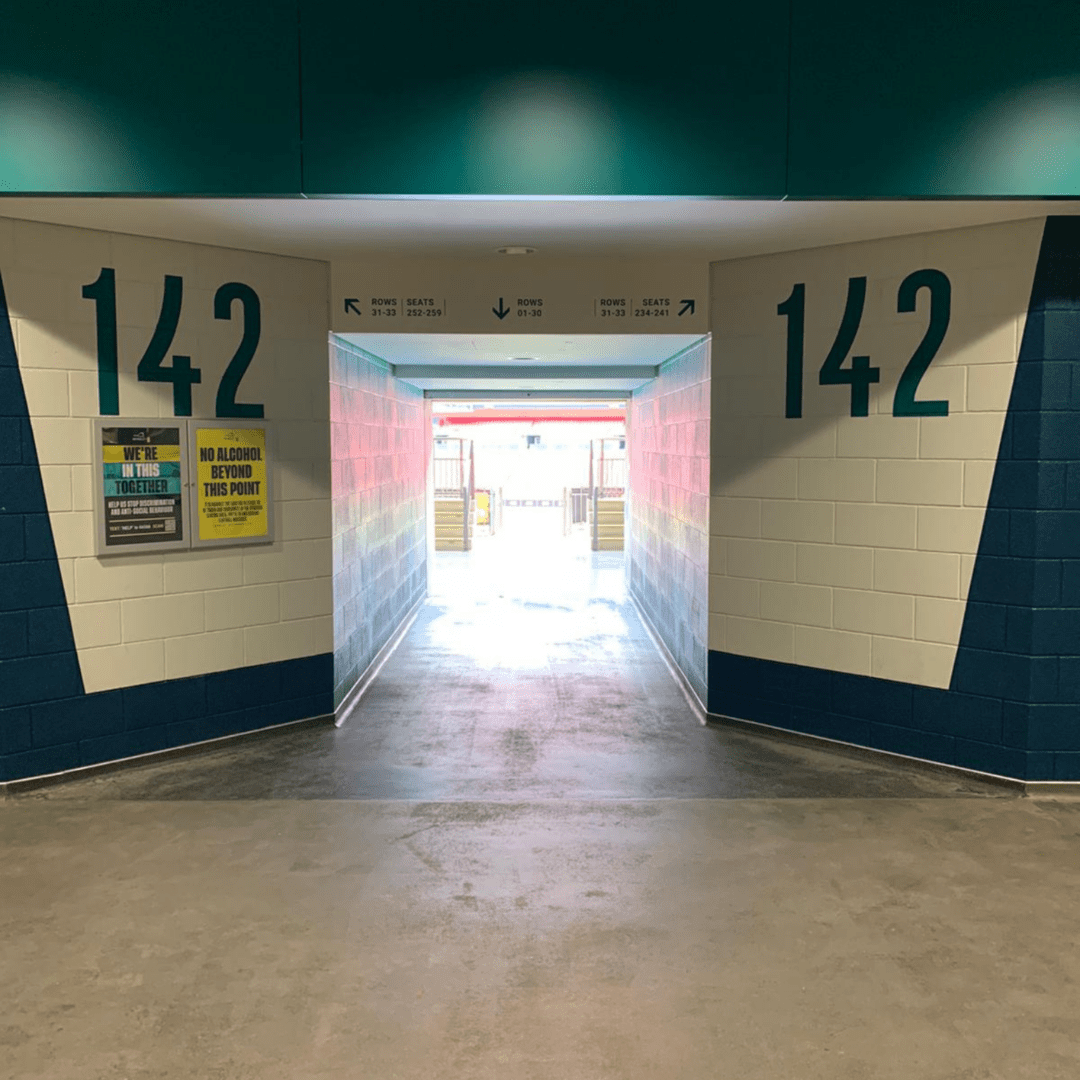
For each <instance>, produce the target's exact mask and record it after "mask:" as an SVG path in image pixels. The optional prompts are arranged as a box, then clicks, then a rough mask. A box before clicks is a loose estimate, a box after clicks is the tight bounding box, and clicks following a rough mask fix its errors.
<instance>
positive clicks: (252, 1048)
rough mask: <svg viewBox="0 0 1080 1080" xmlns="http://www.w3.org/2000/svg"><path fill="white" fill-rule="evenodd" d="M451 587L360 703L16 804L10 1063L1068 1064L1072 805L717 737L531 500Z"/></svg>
mask: <svg viewBox="0 0 1080 1080" xmlns="http://www.w3.org/2000/svg"><path fill="white" fill-rule="evenodd" d="M527 512H528V511H521V513H522V514H524V513H527ZM431 593H432V596H431V600H430V601H429V603H428V604H427V605H426V607H425V608H424V609H423V611H422V613H421V615H420V617H419V618H418V619H417V622H416V624H415V625H414V627H413V628H412V630H411V631H410V633H409V635H408V636H407V637H406V639H405V640H404V642H403V643H402V645H401V646H400V648H399V649H398V650H397V652H396V653H395V654H394V655H393V656H392V657H391V659H390V661H389V662H388V663H387V665H386V667H385V668H384V669H383V671H382V673H381V674H380V676H379V678H378V680H377V681H376V683H375V684H374V685H373V687H372V689H371V690H370V692H369V693H368V694H367V695H366V696H365V698H364V699H363V700H362V702H361V704H360V706H359V707H358V708H357V709H356V710H355V711H354V713H353V714H352V716H351V717H350V718H349V719H348V721H347V723H346V724H345V725H344V726H343V727H342V728H340V729H336V730H335V729H329V728H327V729H307V730H300V731H294V732H291V733H288V734H280V735H276V736H270V737H266V738H264V739H261V740H258V741H254V742H251V743H248V744H245V745H241V746H236V747H233V748H229V749H218V750H214V751H212V752H206V753H202V754H199V755H198V756H192V757H189V758H185V759H180V760H175V761H171V762H167V763H162V764H157V765H147V766H142V767H137V768H128V769H126V770H124V771H122V772H116V773H111V774H108V775H104V776H99V777H94V778H89V779H84V780H78V781H72V782H68V783H65V784H61V785H56V786H52V787H48V788H43V789H39V790H36V791H29V792H25V793H23V794H20V795H18V796H17V797H14V798H9V799H8V800H7V801H6V802H4V803H2V804H0V841H2V847H0V934H2V937H3V951H2V953H0V1077H8V1076H10V1077H13V1078H14V1077H18V1078H20V1080H22V1078H28V1080H29V1078H50V1080H51V1078H58V1077H59V1078H64V1080H166V1078H167V1080H172V1078H174V1077H176V1078H180V1077H182V1078H189V1077H190V1078H192V1080H196V1078H198V1080H203V1078H206V1080H217V1078H221V1080H226V1078H228V1080H248V1078H251V1080H255V1078H258V1080H309V1078H316V1077H318V1078H338V1077H341V1078H349V1080H353V1078H355V1080H391V1078H406V1080H414V1078H415V1080H420V1078H424V1080H442V1078H447V1080H450V1078H463V1080H489V1078H490V1080H495V1078H500V1080H547V1078H560V1080H561V1078H567V1080H601V1078H602V1080H613V1078H623V1077H626V1078H628V1080H629V1078H635V1080H636V1078H642V1080H661V1078H663V1080H668V1078H678V1080H683V1078H685V1080H697V1078H699V1077H700V1078H728V1077H731V1078H738V1080H787V1078H792V1080H826V1078H829V1080H834V1078H835V1080H1014V1078H1017V1080H1028V1078H1030V1080H1056V1078H1062V1080H1064V1078H1069V1080H1075V1077H1077V1076H1080V947H1078V944H1077V940H1078V931H1080V917H1078V916H1080V901H1078V899H1077V897H1080V803H1076V802H1070V801H1066V800H1035V799H1030V798H1021V797H1018V796H1016V795H1015V794H1013V793H1012V792H1010V791H1008V790H1005V789H1002V788H995V787H991V786H987V785H983V784H980V783H977V782H974V781H967V780H957V779H956V778H954V777H949V776H945V775H942V774H933V773H927V772H923V771H920V770H918V769H915V768H911V767H905V766H902V765H899V764H894V763H888V762H885V761H870V760H865V759H860V758H855V757H850V756H842V755H838V754H833V753H828V752H825V751H820V750H811V749H807V748H803V747H797V746H792V745H786V744H783V743H779V742H773V741H770V740H767V739H764V738H761V737H758V736H753V735H748V734H745V733H743V732H736V731H731V730H722V729H717V728H712V727H702V726H701V725H700V724H699V723H698V722H697V720H696V719H695V717H694V715H693V713H692V712H691V710H690V709H689V707H688V705H687V703H686V701H685V699H684V698H683V697H682V694H681V692H680V690H679V688H678V686H677V685H676V683H675V682H674V681H673V680H672V678H671V677H670V675H669V674H668V672H667V670H666V668H665V667H664V664H663V662H662V660H661V659H660V657H659V655H658V654H657V652H656V650H655V648H654V647H653V645H652V644H651V642H650V640H649V639H648V636H647V635H646V633H645V631H644V629H643V628H642V626H641V624H640V622H639V621H638V619H637V617H636V615H635V614H634V611H633V608H632V607H631V606H629V605H628V603H627V601H626V597H625V593H624V586H623V576H622V566H621V557H620V556H619V555H611V554H600V555H593V554H591V553H589V552H588V551H587V550H586V548H585V545H584V544H583V543H582V542H581V540H580V538H571V540H570V541H563V540H562V539H561V537H560V536H559V535H558V531H557V529H556V528H555V527H554V526H553V524H552V522H551V521H550V520H545V519H544V518H543V517H542V516H537V517H532V518H522V517H520V516H519V517H518V518H516V519H515V520H513V521H508V522H507V528H506V530H505V532H504V534H503V535H502V536H501V537H497V538H495V539H494V540H492V541H489V542H487V543H479V544H478V545H477V550H476V551H474V552H473V553H471V554H469V555H454V554H447V555H441V556H439V557H438V559H437V560H436V565H435V566H434V567H433V572H432V589H431Z"/></svg>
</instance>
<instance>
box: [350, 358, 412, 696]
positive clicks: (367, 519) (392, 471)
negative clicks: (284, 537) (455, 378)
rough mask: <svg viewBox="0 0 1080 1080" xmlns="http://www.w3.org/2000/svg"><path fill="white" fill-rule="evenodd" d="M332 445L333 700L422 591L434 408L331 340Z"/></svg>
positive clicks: (374, 362) (377, 364)
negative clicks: (428, 474)
mask: <svg viewBox="0 0 1080 1080" xmlns="http://www.w3.org/2000/svg"><path fill="white" fill-rule="evenodd" d="M330 444H331V459H332V464H331V499H332V516H333V525H332V529H333V560H334V561H333V574H334V585H333V587H334V704H335V706H336V705H339V704H340V703H341V701H342V699H343V698H344V697H345V695H346V694H348V692H349V691H350V690H351V689H352V687H353V686H354V685H355V683H356V682H357V680H358V679H359V678H360V676H361V675H363V673H364V670H365V669H366V668H367V666H368V665H369V664H370V663H371V661H372V660H373V659H374V657H375V654H376V653H377V652H378V651H379V649H381V648H382V646H383V645H384V644H385V643H386V642H387V641H388V640H389V639H390V637H391V636H392V635H393V633H394V631H395V630H396V629H397V627H398V626H399V625H400V623H401V621H402V619H403V618H404V617H405V616H406V615H407V613H408V612H409V610H410V609H411V608H412V607H413V605H414V604H415V603H416V602H417V601H418V600H420V599H421V598H423V597H424V596H425V595H426V593H427V539H426V530H427V509H426V507H427V473H428V463H429V460H430V457H431V406H430V404H429V403H427V402H426V401H425V400H424V396H423V393H422V391H420V390H417V389H415V388H414V387H411V386H409V385H408V384H407V383H403V382H401V381H400V380H398V379H395V378H394V377H393V376H392V375H391V374H390V371H389V368H388V367H387V365H386V364H383V363H382V362H381V361H379V360H378V359H377V358H375V357H370V356H368V355H367V354H365V353H364V352H363V351H362V350H358V349H356V348H354V347H352V346H349V345H346V344H344V343H342V342H338V341H332V342H331V345H330Z"/></svg>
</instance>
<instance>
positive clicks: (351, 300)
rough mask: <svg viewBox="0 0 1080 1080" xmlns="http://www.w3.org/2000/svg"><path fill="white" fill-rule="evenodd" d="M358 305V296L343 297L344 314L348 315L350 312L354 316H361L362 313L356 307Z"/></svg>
mask: <svg viewBox="0 0 1080 1080" xmlns="http://www.w3.org/2000/svg"><path fill="white" fill-rule="evenodd" d="M359 303H360V297H358V296H347V297H345V314H346V315H348V313H349V312H350V311H351V312H352V313H353V314H354V315H362V314H363V312H362V311H361V310H360V309H359V308H358V307H357V306H356V305H357V304H359Z"/></svg>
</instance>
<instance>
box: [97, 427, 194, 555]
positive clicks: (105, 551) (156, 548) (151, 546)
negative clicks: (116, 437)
mask: <svg viewBox="0 0 1080 1080" xmlns="http://www.w3.org/2000/svg"><path fill="white" fill-rule="evenodd" d="M91 427H92V431H93V439H94V447H93V463H94V464H93V470H94V471H93V485H94V554H95V555H97V556H98V557H107V558H113V557H115V556H118V555H123V556H132V555H156V554H159V553H160V552H163V551H186V550H187V549H188V548H190V547H191V540H192V520H191V492H190V487H191V482H190V470H189V458H188V455H189V454H190V437H189V432H188V419H187V417H179V416H176V417H173V416H151V417H127V416H99V417H94V418H93V424H92V425H91ZM141 427H146V428H153V427H156V428H163V427H168V428H179V438H180V505H181V507H182V512H183V514H184V515H185V518H184V526H185V530H184V536H183V539H180V540H156V541H146V542H143V543H141V544H117V545H108V544H106V542H105V486H104V484H103V482H102V481H103V479H104V466H105V454H104V450H103V447H102V442H101V439H102V432H103V431H104V430H105V428H141Z"/></svg>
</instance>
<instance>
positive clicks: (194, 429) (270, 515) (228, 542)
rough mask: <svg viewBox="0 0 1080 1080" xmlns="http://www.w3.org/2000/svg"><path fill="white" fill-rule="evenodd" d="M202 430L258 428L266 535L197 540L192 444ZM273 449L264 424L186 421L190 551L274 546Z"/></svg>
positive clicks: (195, 463) (243, 419) (269, 428)
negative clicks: (263, 466) (261, 442)
mask: <svg viewBox="0 0 1080 1080" xmlns="http://www.w3.org/2000/svg"><path fill="white" fill-rule="evenodd" d="M205 428H224V429H227V430H229V429H244V430H248V429H254V428H259V429H261V430H262V432H263V439H264V445H265V447H266V535H265V536H223V537H220V538H209V539H206V540H203V539H202V538H201V537H200V536H199V491H198V487H199V469H198V460H197V459H198V454H199V451H198V447H197V446H196V442H197V439H198V432H199V431H200V430H203V429H205ZM275 449H276V448H275V445H274V430H273V425H272V424H270V423H269V422H267V421H266V420H256V419H248V418H246V417H235V418H233V419H227V420H198V419H194V418H192V419H189V420H188V477H189V483H188V507H189V510H188V514H189V516H190V520H191V523H192V524H191V533H190V537H191V547H192V548H193V549H196V550H198V549H202V550H205V549H206V548H219V547H250V546H251V545H253V544H258V545H262V544H273V543H274V542H275V528H276V525H277V521H276V515H275V514H274V476H273V472H274V464H275V461H276V458H277V455H276V453H275Z"/></svg>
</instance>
